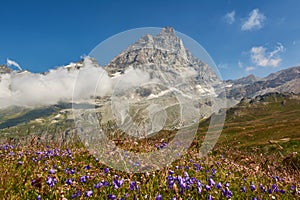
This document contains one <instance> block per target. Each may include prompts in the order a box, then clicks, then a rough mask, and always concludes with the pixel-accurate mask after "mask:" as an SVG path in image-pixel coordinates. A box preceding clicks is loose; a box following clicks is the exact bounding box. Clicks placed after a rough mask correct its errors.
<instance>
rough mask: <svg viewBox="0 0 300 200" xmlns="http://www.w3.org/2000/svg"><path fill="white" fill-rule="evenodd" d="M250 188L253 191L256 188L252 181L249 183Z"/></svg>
mask: <svg viewBox="0 0 300 200" xmlns="http://www.w3.org/2000/svg"><path fill="white" fill-rule="evenodd" d="M250 189H251V190H252V191H254V190H255V189H256V188H255V185H254V184H253V183H252V184H251V185H250Z"/></svg>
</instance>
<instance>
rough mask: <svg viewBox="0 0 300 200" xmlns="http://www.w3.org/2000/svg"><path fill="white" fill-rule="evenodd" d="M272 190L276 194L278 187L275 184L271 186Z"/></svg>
mask: <svg viewBox="0 0 300 200" xmlns="http://www.w3.org/2000/svg"><path fill="white" fill-rule="evenodd" d="M272 189H273V191H274V192H276V193H277V192H278V187H277V185H276V184H273V185H272Z"/></svg>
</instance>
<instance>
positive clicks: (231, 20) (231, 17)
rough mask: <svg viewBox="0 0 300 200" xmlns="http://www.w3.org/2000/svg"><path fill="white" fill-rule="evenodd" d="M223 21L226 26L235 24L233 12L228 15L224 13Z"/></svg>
mask: <svg viewBox="0 0 300 200" xmlns="http://www.w3.org/2000/svg"><path fill="white" fill-rule="evenodd" d="M224 19H225V21H226V22H227V23H228V24H233V23H234V22H235V11H234V10H233V11H231V12H229V13H226V15H225V16H224Z"/></svg>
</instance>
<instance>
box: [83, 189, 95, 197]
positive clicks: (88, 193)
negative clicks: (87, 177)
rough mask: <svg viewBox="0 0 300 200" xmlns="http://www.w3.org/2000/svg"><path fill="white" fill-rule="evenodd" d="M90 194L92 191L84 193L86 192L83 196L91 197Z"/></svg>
mask: <svg viewBox="0 0 300 200" xmlns="http://www.w3.org/2000/svg"><path fill="white" fill-rule="evenodd" d="M92 194H93V191H92V190H89V191H86V192H85V193H84V195H85V196H86V197H91V196H92Z"/></svg>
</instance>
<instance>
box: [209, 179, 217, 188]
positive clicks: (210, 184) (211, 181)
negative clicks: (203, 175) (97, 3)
mask: <svg viewBox="0 0 300 200" xmlns="http://www.w3.org/2000/svg"><path fill="white" fill-rule="evenodd" d="M215 184H216V183H215V181H214V180H213V179H212V178H210V179H209V180H208V185H209V186H212V185H215Z"/></svg>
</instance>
